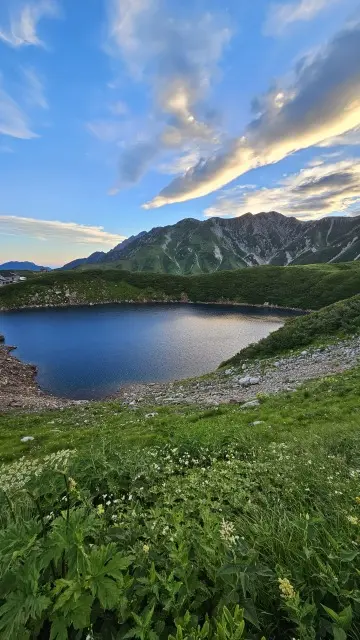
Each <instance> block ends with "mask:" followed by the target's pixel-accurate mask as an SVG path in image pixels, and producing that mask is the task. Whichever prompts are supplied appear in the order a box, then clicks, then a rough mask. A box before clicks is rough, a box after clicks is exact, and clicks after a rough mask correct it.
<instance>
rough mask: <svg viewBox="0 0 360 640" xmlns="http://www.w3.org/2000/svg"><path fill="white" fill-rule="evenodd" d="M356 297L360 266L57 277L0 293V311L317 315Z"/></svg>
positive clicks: (48, 275) (71, 273)
mask: <svg viewBox="0 0 360 640" xmlns="http://www.w3.org/2000/svg"><path fill="white" fill-rule="evenodd" d="M359 292H360V263H358V262H351V263H344V264H331V265H328V264H319V265H304V266H293V267H273V266H263V267H253V268H251V269H241V270H238V271H221V272H216V273H212V274H202V275H197V276H175V275H174V276H173V275H167V274H154V273H131V272H127V271H121V270H120V271H119V270H110V269H109V270H100V269H98V270H96V269H94V270H91V271H90V270H89V271H84V272H82V271H64V272H61V271H57V272H52V273H45V274H42V275H39V276H38V277H37V278H36V279H31V280H28V281H27V282H24V283H21V284H17V285H9V286H7V287H2V288H1V289H0V308H2V309H14V308H17V307H22V306H25V307H26V306H46V305H62V304H88V303H96V302H111V301H115V302H123V301H128V300H132V301H147V300H157V301H169V300H175V301H176V300H178V301H180V300H189V301H192V302H226V301H233V302H238V303H243V304H264V303H269V304H272V305H278V306H283V307H295V308H300V309H320V308H321V307H323V306H325V305H329V304H331V303H333V302H337V301H338V300H343V299H345V298H348V297H349V296H353V295H355V294H357V293H359Z"/></svg>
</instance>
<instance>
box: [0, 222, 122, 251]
mask: <svg viewBox="0 0 360 640" xmlns="http://www.w3.org/2000/svg"><path fill="white" fill-rule="evenodd" d="M1 234H7V235H15V236H26V237H28V238H33V239H37V240H43V241H54V240H55V241H56V242H64V243H70V244H84V245H96V246H97V247H98V248H99V249H101V248H109V247H110V248H111V247H114V246H115V245H116V244H118V243H119V242H122V240H125V236H122V235H119V234H116V233H110V232H108V231H105V230H104V227H94V226H88V225H82V224H78V223H77V222H60V221H56V220H38V219H36V218H23V217H20V216H8V215H1V216H0V235H1Z"/></svg>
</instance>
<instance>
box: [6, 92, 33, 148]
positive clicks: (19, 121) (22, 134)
mask: <svg viewBox="0 0 360 640" xmlns="http://www.w3.org/2000/svg"><path fill="white" fill-rule="evenodd" d="M0 134H2V135H5V136H11V137H13V138H20V139H22V140H30V139H31V138H36V137H37V135H36V133H34V132H33V131H32V130H31V128H30V123H29V119H28V117H27V115H26V114H25V113H24V111H23V110H22V109H21V107H20V106H19V105H18V104H17V102H15V100H13V98H12V97H11V96H9V94H8V93H7V92H6V91H5V90H4V89H2V87H1V85H0Z"/></svg>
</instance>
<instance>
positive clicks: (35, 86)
mask: <svg viewBox="0 0 360 640" xmlns="http://www.w3.org/2000/svg"><path fill="white" fill-rule="evenodd" d="M23 74H24V79H25V87H24V94H25V97H26V102H27V103H28V104H29V105H31V106H33V107H40V108H41V109H48V108H49V105H48V101H47V99H46V95H45V88H44V83H43V80H42V79H41V78H40V76H39V75H38V73H37V71H36V70H35V69H34V68H33V67H26V68H24V69H23Z"/></svg>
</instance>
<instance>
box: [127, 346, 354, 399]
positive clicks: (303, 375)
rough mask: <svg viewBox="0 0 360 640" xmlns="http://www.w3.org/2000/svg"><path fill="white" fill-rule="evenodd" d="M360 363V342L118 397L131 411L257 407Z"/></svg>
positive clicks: (135, 388) (136, 388) (139, 387)
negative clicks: (263, 399) (263, 397)
mask: <svg viewBox="0 0 360 640" xmlns="http://www.w3.org/2000/svg"><path fill="white" fill-rule="evenodd" d="M359 363H360V337H358V336H356V337H353V338H352V339H350V340H344V341H340V342H337V343H336V344H332V345H328V346H325V347H321V348H318V349H316V348H312V349H306V350H304V351H302V352H301V353H299V354H296V355H290V356H286V357H283V358H279V357H278V358H273V359H270V360H266V361H264V360H254V361H252V362H251V363H245V364H243V365H242V367H241V368H229V369H225V370H220V371H217V372H215V373H213V374H210V375H209V376H204V377H203V378H198V379H193V380H187V381H177V382H168V383H164V384H133V385H129V386H127V387H123V388H122V389H120V391H119V393H118V394H117V395H116V397H117V398H118V399H120V400H121V401H122V402H123V403H124V404H126V405H129V406H134V407H136V406H141V405H144V406H146V405H176V404H191V405H197V406H217V405H219V404H223V403H234V404H239V403H248V402H255V404H256V400H257V396H258V394H273V393H280V392H282V391H294V390H296V388H297V387H298V386H299V385H301V384H302V383H304V382H305V381H306V380H310V379H311V378H321V377H324V376H327V375H331V374H335V373H340V372H341V371H345V370H346V369H351V368H353V367H355V366H356V365H357V364H359Z"/></svg>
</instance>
